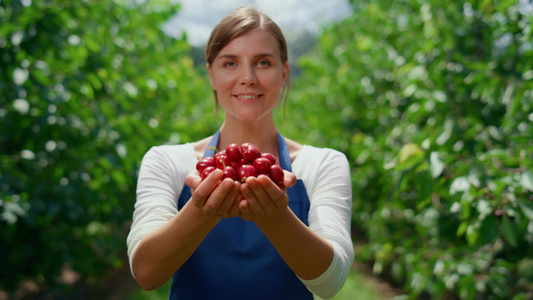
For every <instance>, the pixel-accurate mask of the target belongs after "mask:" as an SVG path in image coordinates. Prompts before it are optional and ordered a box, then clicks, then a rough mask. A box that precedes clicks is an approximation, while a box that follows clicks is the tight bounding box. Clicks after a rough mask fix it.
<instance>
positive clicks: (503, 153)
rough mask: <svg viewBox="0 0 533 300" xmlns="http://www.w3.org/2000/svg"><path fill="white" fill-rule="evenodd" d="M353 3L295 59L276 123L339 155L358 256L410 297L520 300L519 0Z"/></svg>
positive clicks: (527, 178)
mask: <svg viewBox="0 0 533 300" xmlns="http://www.w3.org/2000/svg"><path fill="white" fill-rule="evenodd" d="M353 5H354V10H353V15H352V16H351V17H350V18H348V19H346V20H344V21H342V22H339V23H338V24H335V25H334V26H331V27H329V28H327V29H326V30H324V32H323V34H322V35H321V37H320V41H319V45H318V46H317V48H316V49H315V51H314V52H313V54H310V55H308V56H307V57H306V58H304V59H301V60H300V61H299V64H300V65H299V67H300V68H301V69H302V75H301V76H300V77H299V78H298V80H297V82H296V83H295V86H294V88H293V90H292V93H293V94H292V99H291V100H290V101H291V103H290V104H289V105H288V106H287V115H289V116H291V118H290V120H288V121H287V122H286V123H287V124H286V125H284V128H283V130H284V131H285V132H287V135H289V136H291V135H293V136H296V137H299V140H301V141H305V142H309V143H314V144H318V145H322V146H328V145H333V147H338V148H339V149H340V150H342V151H344V152H345V153H347V154H348V156H349V159H350V162H351V164H352V179H353V188H354V202H353V204H354V205H353V225H354V232H360V233H362V235H361V236H357V237H356V240H355V242H358V240H357V239H360V238H364V239H366V241H367V243H366V244H365V246H364V247H363V250H362V251H361V253H360V254H359V257H358V258H357V259H359V260H364V261H368V262H372V263H373V265H374V271H375V272H376V273H379V274H382V275H387V276H391V277H392V278H394V279H395V280H396V281H397V282H398V283H400V284H403V286H404V289H405V291H406V292H407V293H408V294H409V295H410V296H411V297H412V298H429V299H439V298H445V297H447V296H452V297H458V298H461V299H490V298H494V299H512V298H513V297H514V298H515V299H531V297H533V272H532V271H531V270H533V171H532V170H533V143H532V137H533V128H532V122H533V101H532V100H533V80H532V79H533V43H532V41H533V27H532V24H531V20H532V16H533V14H532V10H531V5H530V4H529V6H528V4H527V3H526V2H520V3H519V2H518V1H509V0H506V1H472V0H471V1H451V2H450V1H446V2H442V1H435V0H417V1H414V0H405V1H389V0H377V1H353ZM289 122H290V125H289V124H288V123H289Z"/></svg>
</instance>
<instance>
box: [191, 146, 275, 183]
mask: <svg viewBox="0 0 533 300" xmlns="http://www.w3.org/2000/svg"><path fill="white" fill-rule="evenodd" d="M209 149H211V150H215V151H216V153H215V155H214V156H213V157H205V158H203V159H201V160H200V161H198V163H197V164H196V170H198V172H199V173H200V177H202V180H203V179H205V178H206V177H207V176H208V175H209V174H210V173H211V172H213V171H214V170H216V169H220V170H222V171H223V172H224V177H223V178H222V179H224V178H231V179H233V180H235V181H240V182H242V183H244V182H245V181H246V178H248V177H258V176H259V175H266V176H268V177H270V179H272V181H273V182H274V183H275V184H277V185H278V186H279V187H283V178H284V176H285V174H284V173H283V169H282V168H281V166H280V165H278V164H276V158H275V157H274V155H272V154H270V153H267V152H265V153H263V152H261V151H260V150H259V149H258V148H257V147H256V146H254V145H252V144H250V143H244V144H242V145H241V146H239V145H237V144H235V143H233V144H230V145H229V146H228V147H227V148H226V149H225V150H222V151H218V150H217V149H216V148H214V147H210V148H209Z"/></svg>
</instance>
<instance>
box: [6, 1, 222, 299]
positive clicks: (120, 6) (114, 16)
mask: <svg viewBox="0 0 533 300" xmlns="http://www.w3.org/2000/svg"><path fill="white" fill-rule="evenodd" d="M134 3H135V4H134ZM177 8H178V7H177V6H175V5H172V4H169V3H167V2H166V1H146V2H145V3H142V4H137V3H136V1H75V2H72V1H53V0H50V1H33V2H32V1H18V0H17V1H6V0H2V1H0V24H1V26H0V69H1V70H2V72H0V123H1V124H2V125H1V126H0V145H1V150H0V257H2V268H1V270H0V290H2V289H5V290H13V289H15V288H16V287H17V284H18V283H19V282H20V281H21V280H23V279H32V280H35V281H36V282H37V283H38V284H40V285H42V286H54V285H56V284H58V283H61V278H60V276H59V275H60V272H61V270H62V269H63V268H65V267H70V268H72V269H73V270H74V271H75V272H77V273H78V274H80V275H82V276H84V277H85V278H87V277H96V276H97V275H98V274H101V273H102V271H104V270H106V269H109V268H110V267H117V266H119V265H120V264H121V260H120V258H121V257H122V253H124V248H125V234H126V233H127V230H128V228H129V225H128V224H129V223H128V222H129V221H131V213H132V210H133V203H134V201H135V185H136V174H137V170H138V166H139V164H140V161H141V159H142V156H143V154H144V153H145V152H146V151H147V150H148V149H149V148H150V147H151V146H153V145H157V144H162V143H167V142H170V143H177V142H187V141H190V140H192V139H197V138H198V137H199V136H205V135H207V134H208V133H211V132H213V131H214V129H215V127H214V124H213V123H214V122H211V121H209V118H205V116H206V115H207V116H209V115H213V113H212V107H213V103H212V100H210V99H212V95H211V92H210V89H209V88H208V85H207V81H206V80H205V78H204V77H201V76H199V75H198V74H197V72H196V71H195V69H194V68H193V62H192V59H191V58H190V56H189V50H190V46H189V45H188V44H187V43H186V41H184V40H175V39H172V38H169V37H167V36H165V35H164V33H163V32H162V31H161V30H160V28H159V27H160V26H161V25H162V23H163V22H165V21H166V20H167V19H168V18H169V17H170V16H171V15H172V14H174V13H175V12H176V10H177ZM213 116H214V115H213ZM206 119H207V120H206ZM213 119H214V118H213Z"/></svg>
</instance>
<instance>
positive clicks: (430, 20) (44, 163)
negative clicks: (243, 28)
mask: <svg viewBox="0 0 533 300" xmlns="http://www.w3.org/2000/svg"><path fill="white" fill-rule="evenodd" d="M326 2H327V4H326ZM214 3H215V2H213V3H211V2H207V1H194V2H193V1H163V0H154V1H128V0H116V1H96V0H94V1H93V0H85V1H77V2H72V1H59V0H48V1H46V0H41V1H32V0H0V262H1V263H0V265H1V268H0V299H2V300H3V299H92V298H95V297H96V296H98V297H103V298H105V299H164V298H165V296H166V293H167V291H168V286H165V287H162V288H161V289H158V290H156V291H154V292H142V291H140V289H139V288H138V287H137V286H136V285H135V283H134V281H133V279H132V278H131V275H130V272H129V266H128V265H127V261H126V256H125V239H126V235H127V233H128V230H129V226H130V222H131V216H132V212H133V204H134V202H135V187H136V176H137V172H138V168H139V165H140V162H141V159H142V157H143V155H144V153H145V152H146V151H147V150H148V149H149V148H150V147H152V146H154V145H160V144H177V143H186V142H191V141H195V140H199V139H201V138H203V137H206V136H208V135H210V134H212V133H213V132H215V131H216V129H217V128H218V127H219V126H220V124H221V120H222V112H220V111H219V112H218V113H216V112H215V111H214V99H213V96H212V91H211V89H210V86H209V82H208V80H207V77H206V74H205V59H204V58H203V47H204V44H205V40H206V39H207V35H208V34H209V32H210V30H211V29H212V27H213V26H214V25H215V24H216V23H217V22H218V21H219V20H220V19H221V18H222V17H223V16H224V15H225V14H227V13H228V12H230V11H232V10H233V9H235V8H236V7H238V6H241V5H252V6H254V7H256V8H259V9H261V10H263V11H265V12H266V13H268V14H270V15H271V16H272V18H273V19H274V20H275V21H276V22H278V23H279V24H280V25H281V27H282V28H283V30H284V31H285V33H286V35H287V38H288V40H289V43H290V46H289V47H290V49H291V52H290V56H291V64H292V74H293V81H292V86H291V92H290V95H289V99H288V101H287V103H286V105H285V107H283V105H280V107H279V110H278V112H277V115H276V118H277V122H278V128H279V130H280V132H281V133H282V134H283V135H285V136H288V137H290V138H291V139H294V140H296V141H298V142H300V143H303V144H313V145H316V146H320V147H331V148H335V149H338V150H340V151H342V152H343V153H345V154H346V155H347V157H348V159H349V161H350V164H351V168H352V182H353V191H354V193H353V196H354V197H353V215H352V232H353V241H354V245H355V249H356V264H355V265H354V268H353V271H352V273H351V274H350V277H349V279H348V281H347V283H346V285H345V287H344V288H343V290H342V291H341V292H340V293H339V295H338V296H336V297H335V299H380V298H381V299H390V298H396V299H516V300H520V299H533V128H532V124H533V27H532V19H533V2H532V1H531V0H514V1H511V0H499V1H495V0H479V1H476V0H467V1H445V2H443V1H437V0H403V1H392V0H359V1H340V0H339V1H322V2H320V1H311V0H309V1H292V0H286V1H283V2H281V1H268V2H267V1H219V2H216V3H217V4H214ZM284 115H285V116H284Z"/></svg>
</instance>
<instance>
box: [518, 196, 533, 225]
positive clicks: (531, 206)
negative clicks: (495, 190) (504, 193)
mask: <svg viewBox="0 0 533 300" xmlns="http://www.w3.org/2000/svg"><path fill="white" fill-rule="evenodd" d="M518 206H520V209H521V210H522V212H523V213H524V215H525V216H526V217H527V218H528V219H530V220H533V203H531V201H528V200H523V199H520V200H518Z"/></svg>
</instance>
